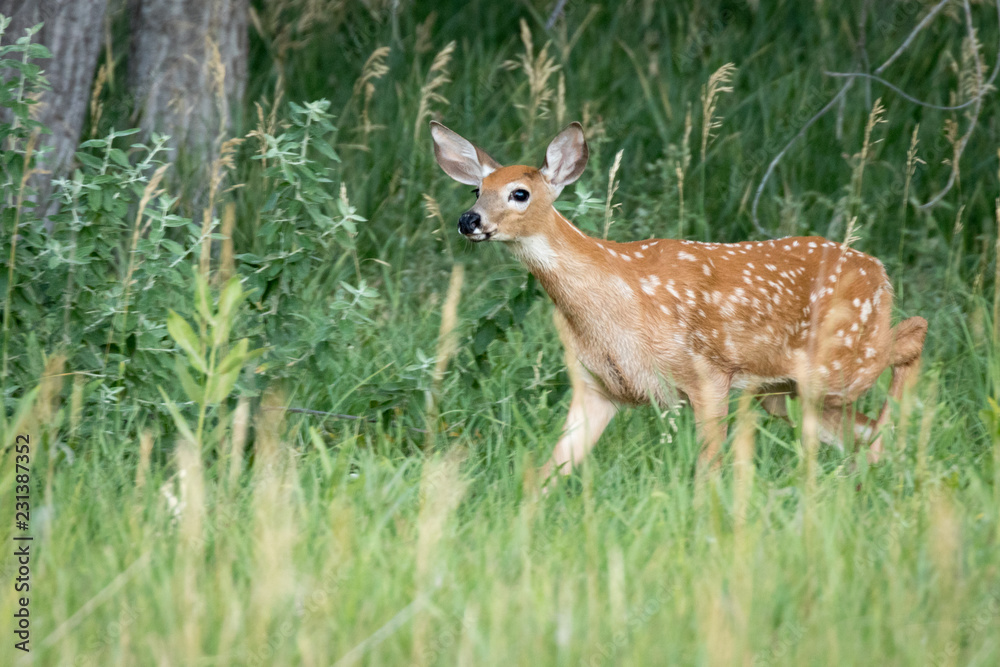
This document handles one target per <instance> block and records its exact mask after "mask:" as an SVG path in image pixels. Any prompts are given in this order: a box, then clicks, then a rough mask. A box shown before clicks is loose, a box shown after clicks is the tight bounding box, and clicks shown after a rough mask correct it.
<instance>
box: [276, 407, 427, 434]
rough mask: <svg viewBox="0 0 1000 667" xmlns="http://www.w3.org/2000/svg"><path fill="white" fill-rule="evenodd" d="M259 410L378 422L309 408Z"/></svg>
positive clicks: (414, 428) (419, 431)
mask: <svg viewBox="0 0 1000 667" xmlns="http://www.w3.org/2000/svg"><path fill="white" fill-rule="evenodd" d="M261 410H282V411H284V412H294V413H296V414H300V415H315V416H317V417H329V418H330V419H350V420H356V421H363V422H368V423H369V424H374V423H375V422H377V421H378V419H376V418H375V417H365V416H364V415H345V414H343V413H340V412H323V411H322V410H310V409H309V408H282V407H275V408H263V407H262V408H261ZM406 428H408V429H410V430H411V431H416V432H417V433H427V429H423V428H417V427H416V426H407V427H406Z"/></svg>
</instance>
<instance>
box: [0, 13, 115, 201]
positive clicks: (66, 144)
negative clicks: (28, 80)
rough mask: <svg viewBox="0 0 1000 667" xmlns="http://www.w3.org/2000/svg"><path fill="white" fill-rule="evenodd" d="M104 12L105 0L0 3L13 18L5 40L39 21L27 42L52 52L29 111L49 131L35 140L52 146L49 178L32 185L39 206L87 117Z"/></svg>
mask: <svg viewBox="0 0 1000 667" xmlns="http://www.w3.org/2000/svg"><path fill="white" fill-rule="evenodd" d="M106 10H107V0H27V1H25V0H0V14H3V15H5V16H9V17H11V19H12V21H11V24H10V27H9V28H8V29H7V34H5V35H4V40H5V41H11V42H12V41H15V40H17V39H18V38H20V37H22V36H23V35H24V31H25V29H26V28H30V27H32V26H34V25H36V24H38V23H42V22H44V23H45V26H44V27H43V28H42V30H41V32H39V33H38V34H37V35H35V36H34V38H33V40H32V41H34V42H37V43H40V44H44V45H45V46H46V47H48V49H49V50H50V51H51V52H52V59H51V60H47V61H46V60H43V61H40V62H38V63H37V64H38V65H39V67H41V68H42V69H43V70H45V76H46V78H48V80H49V83H50V84H51V85H52V90H51V91H47V92H46V93H45V94H44V96H43V97H42V99H41V103H40V104H38V105H36V106H35V109H34V111H35V113H38V120H39V121H41V122H42V123H43V124H44V125H45V126H46V127H47V128H49V129H50V130H51V131H52V134H51V135H42V136H41V137H39V141H40V142H41V143H40V146H51V147H52V152H51V153H50V154H49V164H48V165H47V168H48V169H49V170H50V172H51V173H49V174H46V175H41V176H39V178H38V179H37V180H36V181H35V182H34V185H35V187H36V188H38V193H39V200H40V201H45V198H46V196H47V195H48V191H49V183H50V181H51V179H52V178H53V177H58V176H60V175H62V174H64V173H66V172H67V171H69V169H70V167H71V166H72V163H73V155H74V154H75V152H76V146H77V144H78V143H79V140H80V130H81V128H82V127H83V120H84V118H85V117H86V115H87V104H88V102H89V100H90V89H91V85H92V84H93V80H94V69H95V67H96V66H97V57H98V54H99V53H100V48H101V43H102V41H103V39H102V37H103V35H104V14H105V11H106Z"/></svg>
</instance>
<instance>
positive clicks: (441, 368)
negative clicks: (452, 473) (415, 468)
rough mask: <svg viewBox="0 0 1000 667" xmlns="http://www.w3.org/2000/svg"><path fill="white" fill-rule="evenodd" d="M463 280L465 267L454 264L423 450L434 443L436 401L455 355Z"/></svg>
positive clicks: (433, 374) (438, 348) (442, 321)
mask: <svg viewBox="0 0 1000 667" xmlns="http://www.w3.org/2000/svg"><path fill="white" fill-rule="evenodd" d="M464 279H465V267H464V266H463V265H462V264H455V265H454V266H452V267H451V280H449V281H448V294H447V296H446V297H445V300H444V305H443V306H442V308H441V328H440V330H439V331H438V342H437V355H436V357H437V359H436V361H435V362H434V370H433V373H432V375H431V388H430V391H429V392H428V393H427V440H426V442H425V445H424V447H425V449H429V448H430V447H431V446H432V445H433V443H434V436H435V435H436V433H437V427H438V424H437V414H438V401H439V400H440V395H441V384H442V382H444V374H445V371H446V370H447V369H448V362H449V361H451V358H452V357H453V356H454V355H455V350H456V349H457V348H458V343H457V341H456V340H455V325H456V324H457V323H458V302H459V299H461V297H462V282H463V281H464Z"/></svg>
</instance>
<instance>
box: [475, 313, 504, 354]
mask: <svg viewBox="0 0 1000 667" xmlns="http://www.w3.org/2000/svg"><path fill="white" fill-rule="evenodd" d="M499 335H500V327H498V326H497V325H496V323H495V322H494V321H493V320H486V321H485V322H483V323H482V324H481V325H479V330H478V331H476V337H475V338H474V339H473V341H472V353H473V354H475V355H476V356H479V355H480V354H482V353H483V352H485V351H486V348H488V347H489V346H490V343H492V342H493V341H494V340H496V338H497V336H499Z"/></svg>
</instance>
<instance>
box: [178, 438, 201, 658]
mask: <svg viewBox="0 0 1000 667" xmlns="http://www.w3.org/2000/svg"><path fill="white" fill-rule="evenodd" d="M177 476H178V478H179V481H180V497H181V504H180V508H181V509H180V542H181V548H180V552H181V554H182V556H181V567H180V568H179V571H178V574H179V575H180V576H181V577H182V584H181V591H182V595H181V596H180V597H181V599H180V600H178V603H179V605H178V606H180V608H182V609H184V620H183V623H182V626H181V646H180V649H181V651H182V653H183V654H184V655H185V656H186V657H187V662H190V661H193V660H196V659H197V658H199V657H200V656H201V643H202V642H201V627H202V618H203V616H204V610H205V600H204V596H203V594H202V590H201V587H200V586H199V585H198V579H199V577H200V574H201V572H202V571H203V568H204V551H205V525H204V520H205V514H206V512H205V473H204V468H203V465H202V460H201V452H200V448H199V445H198V443H195V442H191V441H190V440H181V441H180V442H178V443H177Z"/></svg>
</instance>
